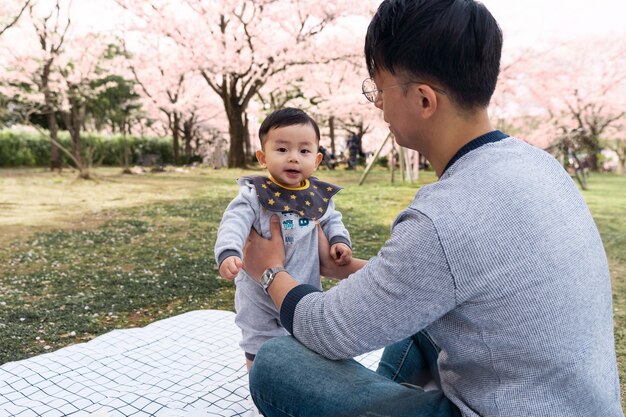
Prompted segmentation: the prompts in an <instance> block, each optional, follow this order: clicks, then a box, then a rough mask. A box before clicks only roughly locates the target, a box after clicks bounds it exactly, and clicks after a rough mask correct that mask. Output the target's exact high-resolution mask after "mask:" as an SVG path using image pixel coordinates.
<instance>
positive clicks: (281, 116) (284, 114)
mask: <svg viewBox="0 0 626 417" xmlns="http://www.w3.org/2000/svg"><path fill="white" fill-rule="evenodd" d="M293 125H311V126H312V127H313V130H315V137H316V138H317V143H318V144H319V143H320V128H319V127H318V126H317V123H316V122H315V120H314V119H313V118H312V117H311V116H309V115H308V114H306V113H305V112H304V111H302V110H300V109H296V108H293V107H285V108H284V109H279V110H274V111H273V112H272V113H270V115H269V116H267V117H266V118H265V120H263V123H261V127H260V128H259V139H260V140H261V146H263V145H264V142H265V138H266V137H267V134H268V133H269V131H270V130H272V129H276V128H279V127H285V126H293Z"/></svg>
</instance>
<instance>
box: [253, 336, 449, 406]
mask: <svg viewBox="0 0 626 417" xmlns="http://www.w3.org/2000/svg"><path fill="white" fill-rule="evenodd" d="M427 341H429V339H428V338H423V337H421V336H418V335H416V336H413V337H412V338H408V339H406V340H403V341H401V342H398V343H396V344H394V345H391V346H389V347H388V348H386V349H385V351H384V353H383V356H382V359H381V364H380V365H379V369H378V370H379V371H380V373H378V372H374V371H372V370H370V369H367V368H365V367H364V366H363V365H361V364H360V363H358V362H357V361H355V360H353V359H349V360H340V361H333V360H330V359H326V358H324V357H322V356H320V355H318V354H317V353H315V352H313V351H311V350H309V349H307V348H306V347H305V346H303V345H302V344H300V343H299V342H298V341H297V340H296V339H294V338H293V337H291V336H285V337H277V338H274V339H271V340H269V341H267V342H265V343H264V344H263V346H261V349H260V350H259V352H258V353H257V356H256V359H255V361H254V365H253V366H252V369H251V370H250V393H251V395H252V399H253V400H254V403H255V404H256V406H257V407H258V409H259V411H260V412H261V413H262V414H263V415H264V416H265V417H275V416H281V417H284V416H293V417H295V416H302V417H306V416H310V417H324V416H328V417H358V416H363V417H382V416H389V417H401V416H407V417H408V416H412V417H426V416H428V417H460V416H461V413H460V412H459V410H458V409H457V408H456V407H455V406H454V405H453V404H452V403H451V402H450V401H449V400H448V399H447V398H446V397H445V396H444V395H443V392H442V391H441V390H432V391H424V390H423V389H422V388H420V387H418V386H416V385H417V384H416V382H418V381H421V380H425V379H426V378H429V379H430V378H434V379H435V380H437V379H438V376H436V375H434V374H432V369H435V370H436V363H432V362H431V361H432V359H433V358H434V359H435V360H436V354H437V351H436V348H435V347H434V346H433V345H432V344H430V343H426V342H427ZM422 348H426V350H425V351H424V352H423V351H422ZM433 355H434V356H433ZM435 373H436V372H435ZM409 384H410V385H409Z"/></svg>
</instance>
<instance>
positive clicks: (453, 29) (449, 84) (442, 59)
mask: <svg viewBox="0 0 626 417" xmlns="http://www.w3.org/2000/svg"><path fill="white" fill-rule="evenodd" d="M501 51H502V31H501V30H500V27H499V26H498V23H497V22H496V20H495V19H494V17H493V16H492V15H491V13H490V12H489V10H487V8H486V7H485V6H484V5H483V4H482V3H479V2H476V1H474V0H385V1H383V2H382V3H381V5H380V6H379V7H378V11H377V12H376V15H374V17H373V18H372V21H371V22H370V25H369V27H368V29H367V35H366V37H365V59H366V63H367V69H368V71H369V73H370V75H371V76H373V75H374V74H375V73H376V72H377V71H379V70H385V71H388V72H390V73H391V74H393V75H397V76H399V77H406V81H411V80H419V81H425V82H428V81H430V82H432V83H433V84H434V85H436V86H438V87H441V88H443V89H444V90H445V91H446V92H447V94H448V95H449V96H450V98H451V99H452V100H453V101H454V102H456V103H457V105H459V106H460V107H461V108H463V109H475V108H477V107H487V105H488V104H489V100H490V99H491V96H492V94H493V92H494V90H495V88H496V81H497V79H498V73H499V72H500V55H501Z"/></svg>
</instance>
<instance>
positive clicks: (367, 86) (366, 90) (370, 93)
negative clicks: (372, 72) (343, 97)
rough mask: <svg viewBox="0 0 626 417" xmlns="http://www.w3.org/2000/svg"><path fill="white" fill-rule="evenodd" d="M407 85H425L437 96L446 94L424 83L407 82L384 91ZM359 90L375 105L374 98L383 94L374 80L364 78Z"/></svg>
mask: <svg viewBox="0 0 626 417" xmlns="http://www.w3.org/2000/svg"><path fill="white" fill-rule="evenodd" d="M409 84H425V85H427V86H429V87H430V88H432V89H433V90H435V91H436V92H438V93H439V94H443V95H446V92H445V91H444V90H442V89H441V88H437V87H433V86H432V85H430V84H428V83H425V82H423V81H408V82H406V83H401V84H396V85H390V86H389V87H386V88H385V90H387V89H389V88H394V87H404V86H405V85H409ZM361 90H362V91H363V95H364V96H365V98H366V99H368V100H369V101H371V102H372V103H376V98H378V94H379V93H382V92H383V90H381V89H379V88H378V86H377V85H376V83H375V82H374V80H372V79H371V78H366V79H364V80H363V84H361Z"/></svg>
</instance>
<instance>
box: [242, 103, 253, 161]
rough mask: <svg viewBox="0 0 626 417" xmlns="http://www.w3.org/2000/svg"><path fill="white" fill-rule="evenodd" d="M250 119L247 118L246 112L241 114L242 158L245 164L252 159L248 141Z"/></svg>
mask: <svg viewBox="0 0 626 417" xmlns="http://www.w3.org/2000/svg"><path fill="white" fill-rule="evenodd" d="M249 122H250V120H248V113H244V114H243V143H244V148H245V155H244V158H245V160H246V162H245V163H246V164H247V163H248V161H251V160H252V144H251V143H250V127H249V126H250V123H249Z"/></svg>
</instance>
